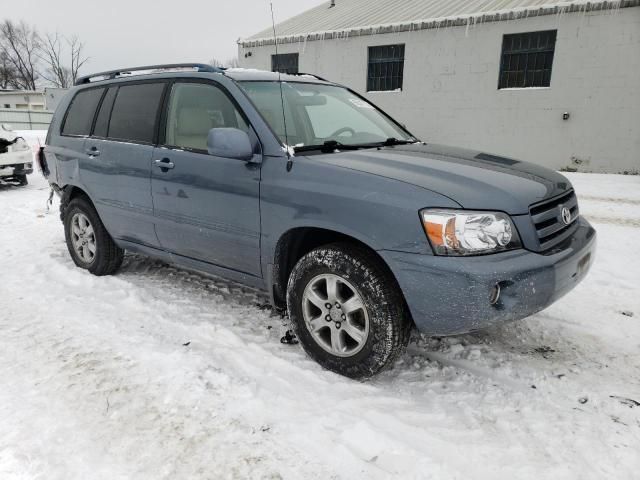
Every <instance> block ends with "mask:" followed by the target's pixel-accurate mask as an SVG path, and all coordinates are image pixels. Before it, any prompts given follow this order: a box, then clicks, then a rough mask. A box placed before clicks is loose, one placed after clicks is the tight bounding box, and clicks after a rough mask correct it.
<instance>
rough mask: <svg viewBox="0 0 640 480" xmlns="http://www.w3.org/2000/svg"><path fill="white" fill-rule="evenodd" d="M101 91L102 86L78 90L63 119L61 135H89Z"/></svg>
mask: <svg viewBox="0 0 640 480" xmlns="http://www.w3.org/2000/svg"><path fill="white" fill-rule="evenodd" d="M103 93H104V88H92V89H90V90H81V91H80V92H78V94H77V95H76V96H75V97H74V98H73V100H72V101H71V106H70V107H69V110H68V112H67V117H66V118H65V120H64V125H63V126H62V134H63V135H81V136H86V135H89V133H90V132H91V125H92V124H93V117H94V115H95V113H96V108H98V103H100V99H101V98H102V94H103Z"/></svg>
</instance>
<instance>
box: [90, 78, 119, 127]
mask: <svg viewBox="0 0 640 480" xmlns="http://www.w3.org/2000/svg"><path fill="white" fill-rule="evenodd" d="M117 91H118V87H111V88H110V89H109V90H107V93H106V95H105V96H104V99H103V100H102V104H101V105H100V110H99V111H98V117H97V118H96V126H95V127H94V128H93V135H95V136H96V137H106V136H107V129H108V128H109V115H110V114H111V107H112V106H113V99H114V98H116V92H117Z"/></svg>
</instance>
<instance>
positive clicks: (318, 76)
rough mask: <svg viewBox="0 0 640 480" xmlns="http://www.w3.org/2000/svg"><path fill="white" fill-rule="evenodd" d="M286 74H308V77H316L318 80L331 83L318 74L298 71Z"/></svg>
mask: <svg viewBox="0 0 640 480" xmlns="http://www.w3.org/2000/svg"><path fill="white" fill-rule="evenodd" d="M288 75H299V76H302V75H308V76H309V77H313V78H317V79H318V80H322V81H323V82H327V83H332V82H330V81H329V80H327V79H326V78H322V77H321V76H320V75H316V74H315V73H305V72H298V73H289V74H288Z"/></svg>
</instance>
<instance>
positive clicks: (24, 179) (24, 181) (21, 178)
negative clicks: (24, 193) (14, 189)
mask: <svg viewBox="0 0 640 480" xmlns="http://www.w3.org/2000/svg"><path fill="white" fill-rule="evenodd" d="M16 179H17V180H18V185H20V186H21V187H24V186H25V185H28V184H29V180H27V176H26V175H16Z"/></svg>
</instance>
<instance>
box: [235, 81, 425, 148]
mask: <svg viewBox="0 0 640 480" xmlns="http://www.w3.org/2000/svg"><path fill="white" fill-rule="evenodd" d="M241 85H242V88H243V89H244V90H245V91H246V92H247V94H248V95H249V98H251V100H252V101H253V103H254V104H255V106H256V107H257V109H258V110H259V111H260V113H261V114H262V116H263V117H264V118H265V120H266V121H267V122H268V123H269V125H270V126H271V129H272V130H273V131H274V132H275V133H276V135H278V137H280V140H281V141H282V143H284V144H287V143H288V145H289V146H293V147H308V146H313V145H323V144H325V143H326V142H338V144H341V145H360V144H375V143H384V142H385V141H387V140H388V139H395V140H397V141H400V142H404V141H407V142H409V141H415V139H414V138H413V137H412V136H411V135H409V134H408V133H407V132H405V131H404V130H403V129H402V128H401V127H400V126H398V125H396V124H395V123H394V122H393V121H392V120H390V119H389V118H388V117H387V116H386V115H384V114H383V113H382V112H380V111H379V110H378V109H377V108H376V107H374V106H373V105H372V104H370V103H369V102H367V101H365V100H363V99H361V98H359V97H357V96H355V95H354V94H352V93H351V92H349V90H347V89H346V88H343V87H337V86H333V85H322V84H315V83H296V82H282V92H283V96H284V110H285V116H286V121H287V136H288V139H286V138H285V129H284V121H283V115H282V99H281V97H280V86H279V84H278V82H271V81H266V82H241Z"/></svg>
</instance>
